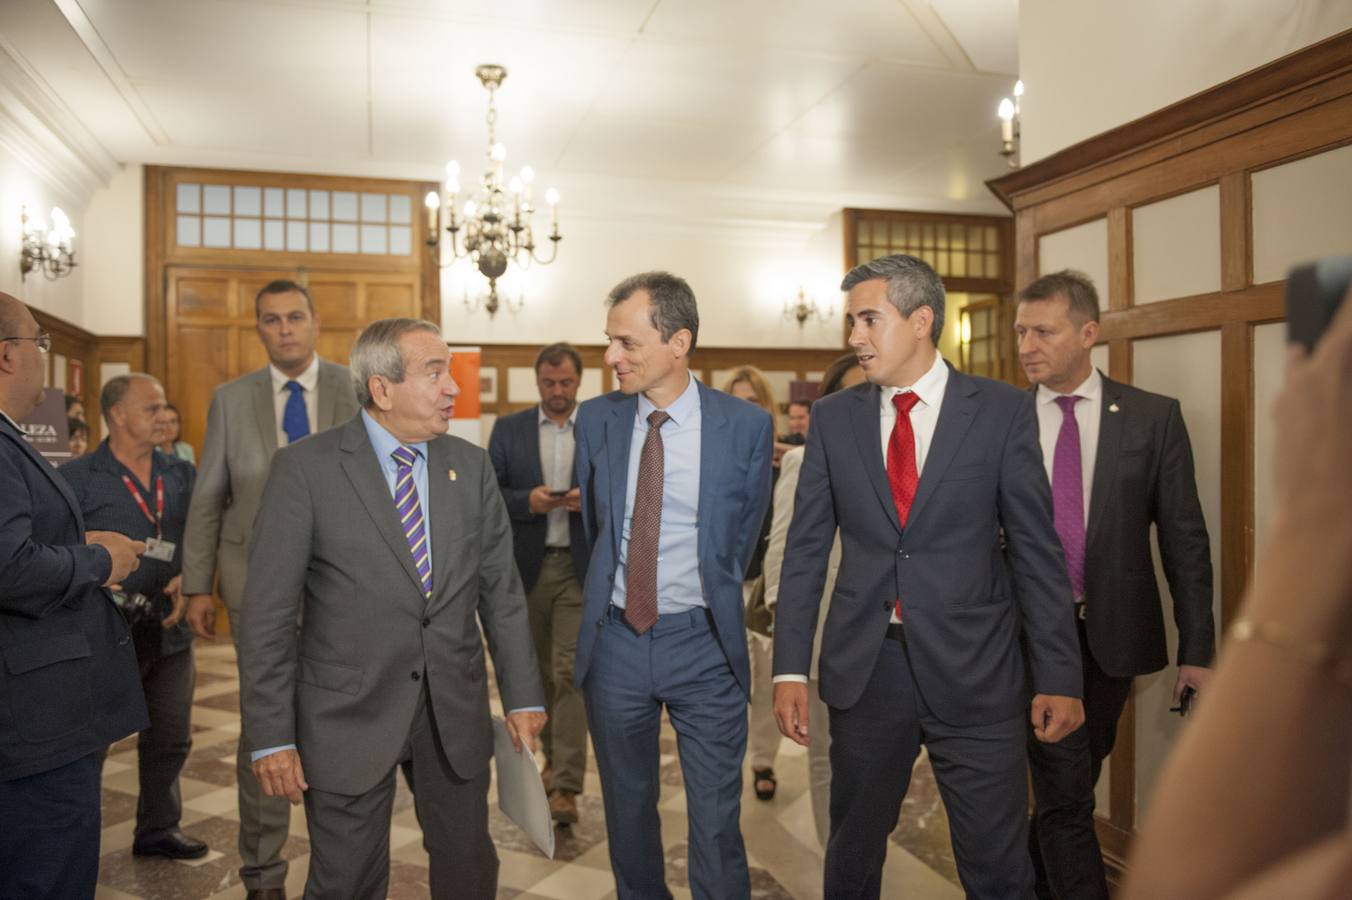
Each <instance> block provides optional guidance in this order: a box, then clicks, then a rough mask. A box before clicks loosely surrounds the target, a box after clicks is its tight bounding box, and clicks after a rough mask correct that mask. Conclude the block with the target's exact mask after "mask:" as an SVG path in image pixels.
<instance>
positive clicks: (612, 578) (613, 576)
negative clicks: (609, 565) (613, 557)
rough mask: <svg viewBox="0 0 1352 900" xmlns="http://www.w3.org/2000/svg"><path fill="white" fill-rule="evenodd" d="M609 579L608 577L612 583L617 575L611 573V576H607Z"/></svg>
mask: <svg viewBox="0 0 1352 900" xmlns="http://www.w3.org/2000/svg"><path fill="white" fill-rule="evenodd" d="M607 577H608V578H609V579H610V580H611V581H614V580H615V573H614V572H611V573H610V575H609V576H607Z"/></svg>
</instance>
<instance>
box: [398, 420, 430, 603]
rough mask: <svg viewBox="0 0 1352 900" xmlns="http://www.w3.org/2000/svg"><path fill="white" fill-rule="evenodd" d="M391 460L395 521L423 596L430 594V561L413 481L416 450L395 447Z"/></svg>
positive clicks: (416, 488) (425, 527)
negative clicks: (402, 535)
mask: <svg viewBox="0 0 1352 900" xmlns="http://www.w3.org/2000/svg"><path fill="white" fill-rule="evenodd" d="M390 456H393V457H394V462H395V479H394V508H395V511H396V512H398V513H399V525H400V527H401V528H403V530H404V537H405V538H407V539H408V549H409V552H410V553H412V554H413V565H414V567H415V568H416V569H417V570H418V577H419V578H420V579H422V586H423V596H424V597H428V598H430V597H431V596H432V563H431V560H429V559H428V555H429V554H428V552H427V526H426V523H424V522H423V514H422V504H421V503H420V502H419V501H418V486H417V484H416V483H415V482H414V481H413V464H414V463H415V462H417V459H418V453H417V451H415V450H410V449H409V448H408V447H397V448H395V450H394V452H393V453H391V454H390Z"/></svg>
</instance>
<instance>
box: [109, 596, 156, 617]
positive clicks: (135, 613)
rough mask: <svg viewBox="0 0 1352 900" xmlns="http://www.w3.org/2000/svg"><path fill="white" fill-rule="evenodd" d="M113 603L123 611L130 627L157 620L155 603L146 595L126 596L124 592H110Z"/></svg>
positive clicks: (123, 615)
mask: <svg viewBox="0 0 1352 900" xmlns="http://www.w3.org/2000/svg"><path fill="white" fill-rule="evenodd" d="M108 593H109V594H110V595H111V596H112V598H113V603H114V604H115V605H116V606H117V608H118V609H119V610H121V611H122V617H123V618H124V619H126V620H127V624H128V625H140V624H142V623H144V622H154V621H155V620H156V618H157V617H156V614H155V603H154V601H153V600H151V599H150V598H149V597H147V596H146V595H145V594H125V593H123V592H122V591H109V592H108Z"/></svg>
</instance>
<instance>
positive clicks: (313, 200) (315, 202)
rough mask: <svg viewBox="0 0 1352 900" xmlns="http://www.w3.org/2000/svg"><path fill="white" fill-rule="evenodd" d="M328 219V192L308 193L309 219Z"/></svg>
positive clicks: (312, 241) (312, 239) (312, 238)
mask: <svg viewBox="0 0 1352 900" xmlns="http://www.w3.org/2000/svg"><path fill="white" fill-rule="evenodd" d="M328 217H329V192H328V191H310V218H311V219H327V218H328ZM310 242H311V243H314V236H313V234H312V235H311V241H310Z"/></svg>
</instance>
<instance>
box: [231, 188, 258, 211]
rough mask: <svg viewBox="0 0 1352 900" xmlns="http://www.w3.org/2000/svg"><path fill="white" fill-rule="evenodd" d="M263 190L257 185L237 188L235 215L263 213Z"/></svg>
mask: <svg viewBox="0 0 1352 900" xmlns="http://www.w3.org/2000/svg"><path fill="white" fill-rule="evenodd" d="M261 195H262V192H261V191H260V190H259V189H258V188H256V187H239V186H236V188H235V215H237V216H257V215H261V207H260V205H259V204H260V203H261V202H262V200H261Z"/></svg>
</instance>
